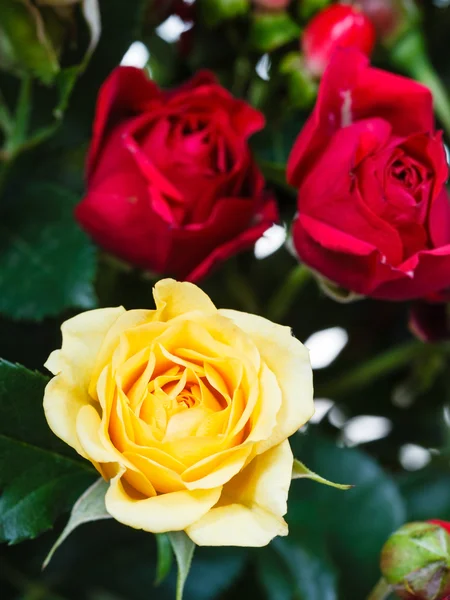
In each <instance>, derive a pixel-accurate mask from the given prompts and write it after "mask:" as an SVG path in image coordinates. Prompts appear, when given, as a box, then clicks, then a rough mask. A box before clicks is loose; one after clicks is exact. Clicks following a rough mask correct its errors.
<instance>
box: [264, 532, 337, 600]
mask: <svg viewBox="0 0 450 600" xmlns="http://www.w3.org/2000/svg"><path fill="white" fill-rule="evenodd" d="M256 559H257V561H256V568H257V575H258V578H259V581H260V583H261V585H262V587H263V588H264V590H265V592H266V595H267V598H268V600H293V599H294V598H295V600H337V583H336V576H335V573H334V570H333V567H332V566H331V565H330V563H329V562H328V561H327V560H326V559H325V558H324V557H322V556H319V554H318V553H315V552H313V551H312V550H311V549H310V548H308V547H307V546H306V545H304V544H301V543H293V542H292V540H290V539H289V538H287V539H276V540H274V541H273V542H272V544H271V545H270V546H268V547H267V548H264V549H261V550H258V553H257V555H256Z"/></svg>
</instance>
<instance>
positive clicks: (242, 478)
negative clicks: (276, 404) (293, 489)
mask: <svg viewBox="0 0 450 600" xmlns="http://www.w3.org/2000/svg"><path fill="white" fill-rule="evenodd" d="M292 464H293V457H292V452H291V448H290V446H289V442H288V441H287V440H285V441H284V442H283V443H281V444H279V445H278V446H275V447H274V448H271V449H270V450H268V451H267V452H265V453H264V454H260V455H259V456H257V457H256V458H254V459H253V460H252V462H251V463H250V464H249V465H248V467H246V468H245V469H244V470H243V471H242V472H241V473H239V475H237V476H236V477H234V478H233V479H232V480H231V481H230V482H229V483H227V484H226V485H225V486H224V487H223V492H222V496H221V498H220V501H219V502H218V505H217V506H216V507H214V508H212V509H211V510H210V511H209V512H208V513H206V515H205V516H204V517H203V518H201V519H200V520H198V521H197V522H195V523H194V524H192V525H190V526H188V527H187V528H186V533H187V534H188V536H189V537H190V538H191V539H192V540H193V541H194V542H195V543H196V544H198V545H199V546H265V545H267V544H268V543H269V542H270V541H271V540H272V539H273V538H274V537H275V536H277V535H287V533H288V528H287V525H286V522H285V521H284V519H283V515H284V514H286V511H287V504H286V501H287V496H288V492H289V486H290V483H291V475H292Z"/></svg>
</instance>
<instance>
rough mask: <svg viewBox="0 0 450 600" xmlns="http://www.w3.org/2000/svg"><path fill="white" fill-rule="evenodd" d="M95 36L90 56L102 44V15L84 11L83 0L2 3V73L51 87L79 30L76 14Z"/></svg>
mask: <svg viewBox="0 0 450 600" xmlns="http://www.w3.org/2000/svg"><path fill="white" fill-rule="evenodd" d="M77 10H83V15H84V18H85V20H86V23H87V24H88V27H89V29H90V32H91V35H90V37H91V40H90V44H89V47H88V49H87V51H86V55H85V56H87V55H88V54H89V55H90V53H91V52H92V50H93V49H94V47H95V45H96V43H97V41H98V31H99V30H100V23H99V21H98V19H99V16H98V11H97V10H92V11H90V12H89V11H86V10H84V2H83V0H72V1H69V0H36V2H30V1H26V2H25V1H24V2H0V69H3V70H6V71H10V72H12V73H15V74H17V75H20V76H22V75H25V74H26V75H31V76H33V77H37V78H38V79H40V80H41V81H42V82H44V83H47V84H48V83H51V82H52V81H53V79H54V78H55V77H56V75H57V74H58V73H59V70H60V64H59V61H60V57H61V54H62V51H63V49H64V46H65V43H66V41H67V38H68V37H69V36H72V35H73V32H74V29H76V26H77V18H76V11H77Z"/></svg>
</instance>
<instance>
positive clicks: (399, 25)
mask: <svg viewBox="0 0 450 600" xmlns="http://www.w3.org/2000/svg"><path fill="white" fill-rule="evenodd" d="M354 4H355V6H359V7H360V8H361V10H362V11H363V12H364V14H365V15H367V16H368V17H369V19H370V20H371V21H372V23H373V25H374V27H375V29H376V31H377V35H378V37H379V39H380V41H381V42H383V43H385V44H388V45H390V44H392V43H395V40H396V39H398V38H399V36H401V35H403V34H404V33H405V32H406V31H407V30H408V29H410V28H411V27H413V26H415V25H416V24H417V23H418V21H419V17H420V12H419V10H418V9H417V6H416V4H415V2H414V0H354Z"/></svg>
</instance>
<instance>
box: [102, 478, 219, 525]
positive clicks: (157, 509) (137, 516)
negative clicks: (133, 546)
mask: <svg viewBox="0 0 450 600" xmlns="http://www.w3.org/2000/svg"><path fill="white" fill-rule="evenodd" d="M221 491H222V488H221V487H218V488H215V489H213V490H194V491H192V492H190V491H180V492H172V493H169V494H161V495H160V496H154V497H153V498H145V499H143V500H140V499H136V498H133V497H132V496H130V495H129V494H128V493H127V490H126V488H125V487H124V485H123V483H122V480H121V475H118V476H117V477H115V478H114V479H113V480H111V485H110V488H109V490H108V492H107V493H106V497H105V503H106V510H107V511H108V512H109V514H110V515H111V516H112V517H114V518H115V519H117V521H120V522H121V523H124V524H125V525H129V526H130V527H134V528H135V529H144V530H145V531H150V532H152V533H164V532H167V531H181V530H182V529H186V527H188V526H189V525H190V524H191V523H193V522H194V521H198V520H199V519H201V517H202V516H203V515H205V514H206V513H207V512H208V511H209V510H210V509H211V507H212V506H214V504H216V503H217V500H218V499H219V497H220V493H221Z"/></svg>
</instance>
